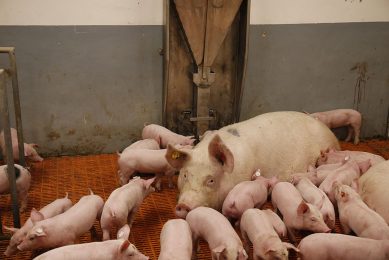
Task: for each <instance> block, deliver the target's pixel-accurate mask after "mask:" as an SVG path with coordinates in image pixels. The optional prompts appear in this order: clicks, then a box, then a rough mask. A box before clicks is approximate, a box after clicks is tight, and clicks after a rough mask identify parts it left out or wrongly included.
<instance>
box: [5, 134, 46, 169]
mask: <svg viewBox="0 0 389 260" xmlns="http://www.w3.org/2000/svg"><path fill="white" fill-rule="evenodd" d="M11 140H12V152H13V153H12V154H13V158H14V160H15V161H19V147H18V134H17V132H16V129H15V128H11ZM0 147H1V151H2V153H3V155H5V154H6V147H5V141H4V131H1V133H0ZM35 148H38V145H37V144H27V143H24V156H25V157H26V158H27V159H28V160H31V161H33V162H41V161H43V158H42V157H40V156H39V154H38V152H37V151H36V150H35Z"/></svg>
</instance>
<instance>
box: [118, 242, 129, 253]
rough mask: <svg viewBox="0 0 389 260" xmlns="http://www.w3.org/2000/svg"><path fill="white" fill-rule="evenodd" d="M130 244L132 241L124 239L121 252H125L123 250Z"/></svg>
mask: <svg viewBox="0 0 389 260" xmlns="http://www.w3.org/2000/svg"><path fill="white" fill-rule="evenodd" d="M129 246H130V242H129V241H128V240H124V241H123V243H122V244H121V245H120V249H119V251H120V253H123V251H126V250H127V248H128V247H129Z"/></svg>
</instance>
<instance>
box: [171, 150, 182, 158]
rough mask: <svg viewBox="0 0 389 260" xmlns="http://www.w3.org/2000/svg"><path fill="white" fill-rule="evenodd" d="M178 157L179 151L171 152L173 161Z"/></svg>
mask: <svg viewBox="0 0 389 260" xmlns="http://www.w3.org/2000/svg"><path fill="white" fill-rule="evenodd" d="M180 156H181V153H180V152H179V151H174V152H172V159H173V160H176V159H178V158H180Z"/></svg>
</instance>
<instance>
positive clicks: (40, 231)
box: [34, 227, 47, 237]
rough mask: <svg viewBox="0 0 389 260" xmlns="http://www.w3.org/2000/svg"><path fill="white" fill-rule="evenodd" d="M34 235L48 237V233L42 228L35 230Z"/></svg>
mask: <svg viewBox="0 0 389 260" xmlns="http://www.w3.org/2000/svg"><path fill="white" fill-rule="evenodd" d="M34 235H36V236H37V237H45V236H47V234H46V232H45V231H44V230H43V228H41V227H40V228H37V229H35V232H34Z"/></svg>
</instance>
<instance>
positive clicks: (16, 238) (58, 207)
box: [4, 193, 73, 256]
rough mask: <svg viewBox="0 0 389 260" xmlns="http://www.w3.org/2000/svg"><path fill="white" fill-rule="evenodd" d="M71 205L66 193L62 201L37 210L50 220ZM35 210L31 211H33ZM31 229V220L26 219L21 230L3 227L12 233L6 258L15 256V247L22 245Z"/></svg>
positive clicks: (16, 250) (59, 200)
mask: <svg viewBox="0 0 389 260" xmlns="http://www.w3.org/2000/svg"><path fill="white" fill-rule="evenodd" d="M72 205H73V203H72V201H71V200H70V199H68V193H66V196H65V197H64V198H62V199H56V200H55V201H53V202H51V203H50V204H48V205H46V206H44V207H43V208H41V209H40V210H39V212H40V213H41V214H42V215H43V216H44V217H45V218H51V217H54V216H56V215H58V214H61V213H63V212H65V211H66V210H68V209H69V208H70V207H71V206H72ZM34 210H35V209H33V211H34ZM32 227H33V224H32V221H31V218H28V219H27V221H26V222H25V223H24V225H23V227H21V228H9V227H6V226H4V228H5V229H6V230H8V231H11V232H12V233H13V235H12V237H11V239H10V241H9V245H8V247H7V249H6V250H5V252H4V254H5V255H6V256H11V255H13V254H16V253H17V252H18V249H17V246H18V245H20V243H22V241H23V239H24V238H25V237H26V235H27V233H28V231H29V230H30V229H31V228H32Z"/></svg>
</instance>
